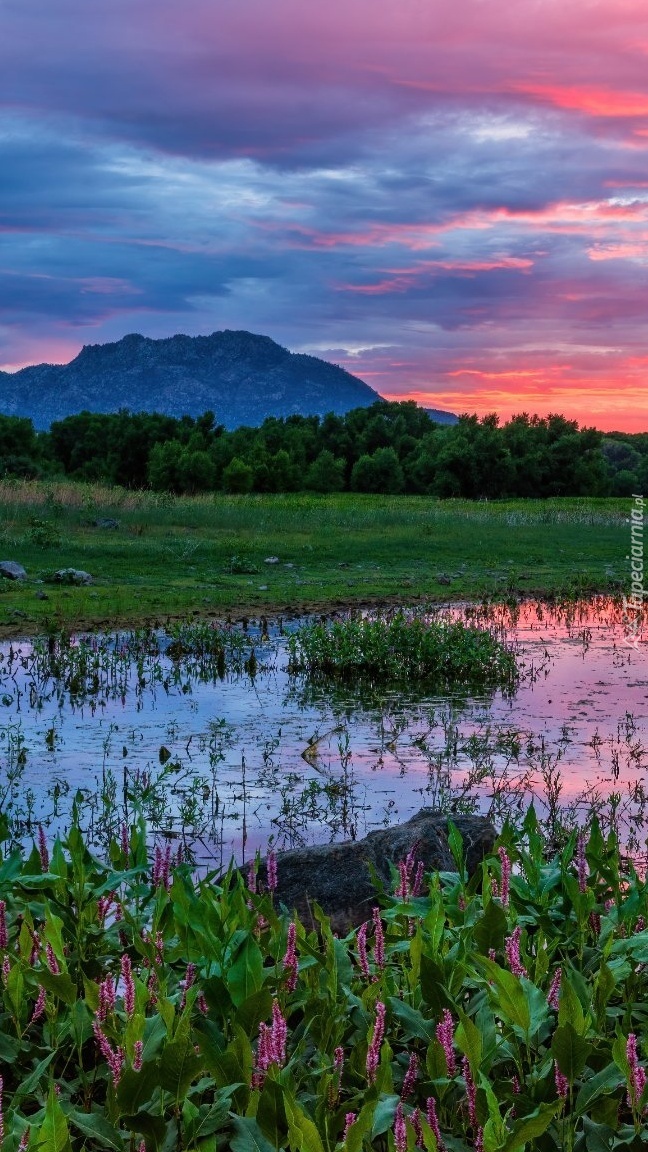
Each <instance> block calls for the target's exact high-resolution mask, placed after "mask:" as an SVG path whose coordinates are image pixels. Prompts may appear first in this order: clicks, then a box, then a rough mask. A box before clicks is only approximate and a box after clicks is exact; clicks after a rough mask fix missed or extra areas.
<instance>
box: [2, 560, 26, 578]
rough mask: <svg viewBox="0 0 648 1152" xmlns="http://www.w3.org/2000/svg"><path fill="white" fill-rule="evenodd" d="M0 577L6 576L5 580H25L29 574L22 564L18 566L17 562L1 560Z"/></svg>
mask: <svg viewBox="0 0 648 1152" xmlns="http://www.w3.org/2000/svg"><path fill="white" fill-rule="evenodd" d="M0 576H4V578H5V580H25V579H26V577H27V573H26V572H25V569H24V568H23V566H22V564H16V561H15V560H0Z"/></svg>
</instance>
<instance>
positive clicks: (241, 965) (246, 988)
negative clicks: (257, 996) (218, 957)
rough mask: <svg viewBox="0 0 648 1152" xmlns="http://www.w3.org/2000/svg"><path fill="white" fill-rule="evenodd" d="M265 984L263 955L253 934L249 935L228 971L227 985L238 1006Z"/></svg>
mask: <svg viewBox="0 0 648 1152" xmlns="http://www.w3.org/2000/svg"><path fill="white" fill-rule="evenodd" d="M262 986H263V956H262V955H261V949H260V948H259V945H258V944H257V943H256V940H254V938H253V937H252V936H247V937H246V938H245V940H244V941H243V943H242V945H241V947H240V948H239V950H238V954H237V956H236V959H235V960H234V962H233V963H232V964H231V965H230V967H229V968H228V971H227V987H228V989H229V993H230V996H231V997H232V1001H233V1003H234V1004H235V1006H236V1007H237V1008H240V1007H241V1005H242V1004H245V1001H246V1000H249V999H250V997H251V996H253V995H254V993H255V992H258V991H259V989H260V988H261V987H262Z"/></svg>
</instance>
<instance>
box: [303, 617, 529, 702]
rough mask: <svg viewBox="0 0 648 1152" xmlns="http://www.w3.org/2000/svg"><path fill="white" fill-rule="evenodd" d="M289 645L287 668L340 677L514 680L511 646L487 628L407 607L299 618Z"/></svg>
mask: <svg viewBox="0 0 648 1152" xmlns="http://www.w3.org/2000/svg"><path fill="white" fill-rule="evenodd" d="M288 649H289V652H290V667H291V670H293V671H297V670H305V671H307V672H309V673H310V674H311V675H317V674H318V673H321V674H322V675H324V676H327V677H329V676H330V677H334V678H337V679H340V680H355V679H357V678H358V677H363V678H366V679H370V680H372V681H379V682H385V681H395V682H402V681H403V680H410V681H427V682H435V683H436V684H439V685H443V686H457V685H464V684H470V685H472V686H475V685H480V684H481V685H484V686H491V687H495V686H498V685H501V686H504V687H509V688H513V687H514V686H515V684H516V682H517V665H516V662H515V656H514V654H513V652H512V651H511V650H510V648H508V647H507V646H506V644H503V643H502V642H501V640H498V639H497V638H496V637H495V636H494V635H493V634H492V633H491V632H489V631H487V630H486V629H483V628H476V627H472V626H470V625H467V624H464V623H463V621H455V622H450V621H447V620H440V621H433V622H430V621H428V620H425V619H422V618H420V617H417V616H414V615H412V614H411V613H406V612H395V613H391V614H389V615H378V616H375V615H374V616H372V617H371V618H369V617H365V616H349V617H345V618H344V619H341V620H335V621H333V622H328V621H324V622H320V623H312V624H304V625H303V626H302V627H300V628H299V629H298V630H297V631H296V632H295V633H294V635H292V636H291V637H290V638H289V641H288Z"/></svg>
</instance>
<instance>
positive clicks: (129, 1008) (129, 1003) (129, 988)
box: [121, 953, 135, 1017]
mask: <svg viewBox="0 0 648 1152" xmlns="http://www.w3.org/2000/svg"><path fill="white" fill-rule="evenodd" d="M121 974H122V980H123V981H124V1010H125V1012H126V1015H127V1016H129V1017H130V1016H132V1015H133V1013H134V1011H135V981H134V980H133V966H132V964H131V961H130V956H129V955H128V954H127V953H124V955H123V956H122V958H121Z"/></svg>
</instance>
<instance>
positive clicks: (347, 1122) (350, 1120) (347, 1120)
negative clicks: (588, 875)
mask: <svg viewBox="0 0 648 1152" xmlns="http://www.w3.org/2000/svg"><path fill="white" fill-rule="evenodd" d="M356 1119H357V1117H356V1114H355V1112H347V1114H346V1116H345V1117H344V1132H343V1133H342V1143H343V1144H345V1143H346V1138H347V1136H348V1135H349V1128H350V1127H351V1125H352V1124H355V1121H356Z"/></svg>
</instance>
